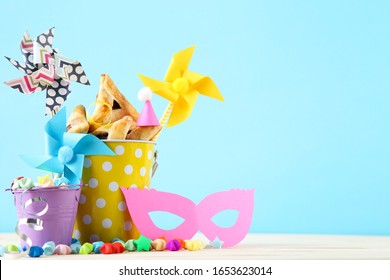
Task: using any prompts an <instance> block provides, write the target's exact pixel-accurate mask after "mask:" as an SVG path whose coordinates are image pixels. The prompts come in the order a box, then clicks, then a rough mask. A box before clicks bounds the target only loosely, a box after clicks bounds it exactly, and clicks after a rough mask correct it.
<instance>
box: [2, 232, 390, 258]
mask: <svg viewBox="0 0 390 280" xmlns="http://www.w3.org/2000/svg"><path fill="white" fill-rule="evenodd" d="M197 238H198V240H201V239H202V236H196V237H195V238H194V239H197ZM8 243H13V244H18V243H19V238H18V237H17V236H16V235H15V234H14V233H0V244H1V245H5V244H8ZM48 258H51V259H56V260H58V259H72V260H75V259H90V260H94V259H137V260H142V259H148V260H152V259H166V260H169V259H183V260H187V259H196V260H204V259H218V260H224V259H229V260H233V259H240V260H256V259H263V260H390V236H350V235H301V234H248V235H247V237H246V238H245V239H244V240H243V241H242V242H241V243H240V244H238V245H236V246H234V247H231V248H223V249H214V248H211V247H206V248H205V249H203V250H200V251H195V252H191V251H187V250H181V251H178V252H170V251H163V252H155V251H151V252H126V253H123V254H116V255H101V254H90V255H65V256H58V255H54V256H49V257H41V258H39V259H48ZM25 259H32V258H29V257H26V258H25Z"/></svg>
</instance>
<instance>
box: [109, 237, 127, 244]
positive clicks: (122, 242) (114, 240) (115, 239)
mask: <svg viewBox="0 0 390 280" xmlns="http://www.w3.org/2000/svg"><path fill="white" fill-rule="evenodd" d="M115 242H120V243H121V244H122V245H123V246H125V242H124V241H123V240H122V239H120V238H114V239H113V240H112V242H111V243H115Z"/></svg>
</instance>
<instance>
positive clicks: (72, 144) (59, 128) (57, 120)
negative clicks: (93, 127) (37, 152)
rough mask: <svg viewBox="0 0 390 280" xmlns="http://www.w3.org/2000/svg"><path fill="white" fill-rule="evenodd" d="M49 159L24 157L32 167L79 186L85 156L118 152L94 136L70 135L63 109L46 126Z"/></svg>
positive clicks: (46, 157)
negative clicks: (57, 175)
mask: <svg viewBox="0 0 390 280" xmlns="http://www.w3.org/2000/svg"><path fill="white" fill-rule="evenodd" d="M45 132H46V156H26V155H24V156H22V158H23V160H24V161H25V162H26V163H27V164H29V165H30V166H32V167H34V168H38V169H42V170H46V171H50V172H54V173H57V174H63V176H64V177H65V178H67V179H68V180H69V182H70V184H79V183H80V179H81V177H82V173H83V165H84V156H86V155H112V156H114V155H115V153H114V152H113V151H112V150H111V149H110V148H109V147H108V146H107V145H106V144H104V143H103V142H102V141H101V140H99V139H98V138H97V137H95V136H94V135H92V134H81V133H67V132H66V109H65V108H63V109H62V110H60V111H59V112H58V113H57V114H56V115H55V116H54V117H53V118H51V119H50V120H49V121H48V122H47V124H46V125H45Z"/></svg>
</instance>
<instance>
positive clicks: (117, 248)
mask: <svg viewBox="0 0 390 280" xmlns="http://www.w3.org/2000/svg"><path fill="white" fill-rule="evenodd" d="M124 251H126V249H125V247H124V246H123V244H122V243H121V242H114V243H104V244H103V246H102V247H101V248H100V252H101V253H103V254H121V253H123V252H124Z"/></svg>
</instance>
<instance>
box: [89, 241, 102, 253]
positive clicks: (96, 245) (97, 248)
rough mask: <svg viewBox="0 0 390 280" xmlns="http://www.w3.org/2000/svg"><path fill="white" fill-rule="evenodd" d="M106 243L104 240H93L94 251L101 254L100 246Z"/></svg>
mask: <svg viewBox="0 0 390 280" xmlns="http://www.w3.org/2000/svg"><path fill="white" fill-rule="evenodd" d="M103 245H104V242H103V241H96V242H93V243H92V246H93V249H92V250H93V252H94V253H95V254H100V253H101V252H100V248H101V247H102V246H103Z"/></svg>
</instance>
